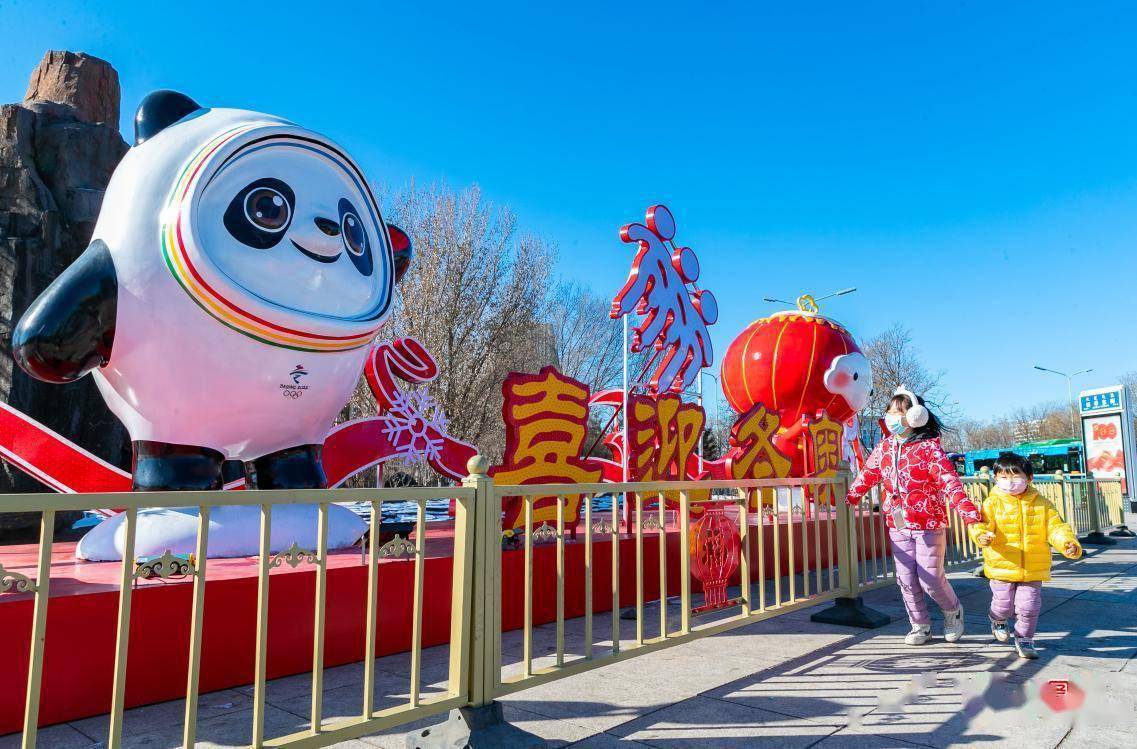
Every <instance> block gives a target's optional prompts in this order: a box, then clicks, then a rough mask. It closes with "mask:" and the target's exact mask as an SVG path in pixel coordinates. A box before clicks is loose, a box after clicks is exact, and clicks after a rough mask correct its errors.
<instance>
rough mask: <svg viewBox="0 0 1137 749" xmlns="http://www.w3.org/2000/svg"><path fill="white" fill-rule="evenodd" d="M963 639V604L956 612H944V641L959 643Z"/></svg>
mask: <svg viewBox="0 0 1137 749" xmlns="http://www.w3.org/2000/svg"><path fill="white" fill-rule="evenodd" d="M961 637H963V604H960V605H959V608H958V609H956V610H955V611H945V612H944V639H945V640H947V641H948V642H957V641H958V640H959V638H961Z"/></svg>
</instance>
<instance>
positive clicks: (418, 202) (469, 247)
mask: <svg viewBox="0 0 1137 749" xmlns="http://www.w3.org/2000/svg"><path fill="white" fill-rule="evenodd" d="M388 202H389V208H388V213H389V215H390V216H391V220H392V221H394V222H395V223H397V224H398V225H399V226H401V227H402V228H403V230H404V231H406V232H407V233H408V234H409V235H410V237H411V241H412V243H413V245H414V250H415V259H414V262H413V263H412V265H411V269H410V270H409V271H408V273H407V276H406V277H405V278H404V279H403V281H402V284H401V285H400V290H399V297H398V302H397V304H396V306H395V309H394V312H393V315H392V318H391V319H392V324H391V328H390V334H391V335H393V336H414V337H415V338H417V339H419V340H420V341H422V343H423V344H424V345H425V346H426V348H427V349H428V350H429V351H430V352H431V353H432V354H434V356H435V357H436V358H437V359H438V360H439V362H440V364H441V366H440V369H441V372H440V374H439V376H438V379H437V380H436V381H435V382H433V383H431V387H430V390H431V393H432V394H433V395H434V396H435V397H436V398H437V399H438V400H439V401H440V402H441V403H442V405H443V406H444V407H445V409H446V413H447V415H448V416H449V418H450V428H451V433H452V434H453V435H454V436H455V437H458V438H459V439H463V440H466V441H467V442H471V443H473V444H475V445H477V446H478V447H479V449H480V450H481V451H482V452H483V453H484V454H486V455H488V456H490V457H491V458H492V459H497V458H500V456H501V452H502V449H503V448H504V427H503V425H502V421H501V401H502V398H501V383H502V380H504V379H505V376H506V375H507V374H508V373H509V372H510V371H513V370H521V371H532V370H533V369H534V367H537V366H540V365H542V364H547V363H550V362H548V360H547V359H548V351H549V349H550V341H549V335H550V334H549V329H548V326H547V325H545V324H544V323H543V321H542V320H541V315H542V312H543V311H544V309H545V307H546V299H547V297H548V292H549V272H550V269H551V267H552V265H553V263H554V262H555V258H556V250H555V248H554V247H553V246H552V245H550V244H549V243H548V242H546V241H545V240H543V239H541V238H540V237H536V236H533V235H518V233H517V231H516V220H515V218H514V216H513V213H512V212H511V211H510V210H509V209H508V208H497V207H495V206H493V205H491V204H490V203H488V202H487V201H485V200H484V199H483V198H482V194H481V190H479V189H478V188H477V187H476V186H475V187H471V188H469V189H466V190H462V191H460V192H455V191H454V190H452V189H450V188H448V187H446V186H445V185H442V186H434V187H431V188H429V189H425V190H423V189H417V188H416V187H415V186H414V185H413V184H412V185H411V186H410V187H409V188H408V189H405V190H403V191H401V192H398V193H395V194H393V195H391V196H390V197H389V201H388Z"/></svg>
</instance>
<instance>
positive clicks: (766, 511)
mask: <svg viewBox="0 0 1137 749" xmlns="http://www.w3.org/2000/svg"><path fill="white" fill-rule="evenodd" d="M762 515H763V516H764V517H768V518H772V517H774V508H773V507H771V506H770V505H768V504H763V505H762Z"/></svg>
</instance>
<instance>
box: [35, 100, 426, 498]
mask: <svg viewBox="0 0 1137 749" xmlns="http://www.w3.org/2000/svg"><path fill="white" fill-rule="evenodd" d="M410 255H411V248H410V241H409V240H408V238H407V236H406V235H405V234H404V233H403V232H402V231H401V230H399V229H398V228H397V227H394V226H392V225H390V224H387V223H386V222H385V221H384V220H383V217H382V215H381V214H380V211H379V207H378V205H377V204H376V201H375V198H374V196H373V195H372V192H371V189H370V187H369V186H368V182H367V179H366V178H365V177H364V175H363V173H362V171H361V170H360V168H359V167H358V166H357V165H356V163H355V162H354V161H353V160H352V159H351V157H350V156H348V155H347V154H346V153H345V151H344V150H343V149H342V148H340V147H339V146H337V145H336V144H335V143H333V142H332V141H331V140H329V139H327V138H325V137H323V136H321V135H319V134H317V133H314V132H311V131H309V130H306V129H304V128H302V127H299V126H297V125H295V124H293V123H291V122H288V121H286V120H283V119H280V118H278V117H273V116H271V115H265V114H259V113H256V112H248V111H243V110H236V109H209V108H203V107H201V106H199V105H198V104H197V103H196V102H194V101H193V100H191V99H189V98H188V97H186V96H184V95H182V94H179V93H176V92H172V91H159V92H155V93H153V94H150V95H149V96H148V97H147V98H146V99H145V100H144V101H143V102H142V105H141V106H140V107H139V110H138V113H137V116H136V118H135V144H134V147H133V148H131V149H130V151H129V152H128V153H127V155H126V156H125V157H124V158H123V160H122V162H121V163H120V165H119V166H118V168H117V169H116V170H115V173H114V175H113V176H112V178H111V181H110V184H109V185H108V187H107V191H106V194H105V196H104V200H103V205H102V210H101V212H100V214H99V219H98V222H97V225H96V227H95V231H94V234H93V239H92V242H91V245H90V246H89V247H88V248H87V250H86V251H85V252H84V253H83V254H82V255H81V256H80V257H79V259H78V260H76V261H75V263H74V264H72V266H70V267H69V268H68V269H67V270H66V271H65V272H64V273H63V274H62V275H61V276H60V277H59V278H57V279H56V280H55V281H54V282H53V283H52V284H51V286H49V287H48V288H47V289H46V290H45V291H44V292H43V294H41V295H40V297H39V298H38V299H37V300H36V301H35V302H34V303H33V304H32V306H31V307H30V308H29V309H28V310H27V312H26V313H25V314H24V316H23V318H22V319H21V320H20V322H19V324H18V325H17V327H16V329H15V331H14V334H13V352H14V356H15V358H16V361H17V362H18V363H19V364H20V366H21V367H22V368H23V369H24V370H25V371H27V372H28V373H29V374H31V375H32V376H34V377H38V378H40V379H43V380H47V381H52V382H68V381H71V380H74V379H76V378H78V377H81V376H82V375H84V374H86V373H87V372H88V371H93V373H94V376H95V378H96V381H97V383H98V386H99V389H100V391H101V393H102V394H103V397H104V398H105V399H106V401H107V404H108V406H109V407H110V408H111V410H112V411H113V412H114V413H115V414H116V415H117V416H118V417H119V418H120V419H122V421H123V422H124V423H125V425H126V427H127V429H128V431H129V432H130V436H131V440H132V442H133V445H134V455H135V465H134V481H135V486H136V488H138V489H183V488H184V489H204V488H212V487H216V486H219V485H220V466H221V463H222V462H223V461H224V460H226V459H239V460H243V461H245V462H246V465H247V466H248V468H249V469H250V470H249V475H250V481H251V483H252V485H254V486H260V487H264V488H277V487H306V486H322V485H323V483H324V479H323V472H322V468H321V467H320V459H319V458H320V456H319V449H320V448H319V446H320V444H321V443H322V442H323V439H324V436H325V435H326V434H327V431H328V429H329V428H330V427H331V425H332V423H333V421H334V419H335V417H336V414H337V413H338V412H339V410H340V409H341V408H342V407H343V405H344V404H345V403H346V402H347V400H348V398H349V397H350V395H351V392H352V390H353V389H354V387H355V384H356V382H357V381H358V379H359V375H360V373H361V371H362V369H363V365H364V362H365V361H366V358H367V355H368V353H369V350H370V346H371V344H372V342H373V341H374V339H375V337H376V335H377V333H378V332H379V329H380V328H381V327H382V325H383V323H384V321H385V320H386V318H387V316H388V313H389V311H390V309H391V304H392V299H393V296H394V289H395V284H396V282H397V281H398V280H399V278H400V277H401V275H402V273H403V272H404V271H405V270H406V267H407V265H408V263H409V261H410Z"/></svg>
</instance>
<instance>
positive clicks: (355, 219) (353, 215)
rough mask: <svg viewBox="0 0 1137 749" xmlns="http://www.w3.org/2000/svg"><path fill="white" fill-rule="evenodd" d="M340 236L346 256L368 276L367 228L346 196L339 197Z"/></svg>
mask: <svg viewBox="0 0 1137 749" xmlns="http://www.w3.org/2000/svg"><path fill="white" fill-rule="evenodd" d="M339 210H340V236H341V237H343V246H344V248H345V249H347V256H348V257H349V258H351V262H352V263H353V264H354V265H355V268H356V270H358V271H359V272H360V274H362V275H364V276H370V275H371V271H372V270H373V263H372V259H371V252H370V249H371V247H370V243H369V242H368V240H367V230H366V229H364V228H363V221H361V220H360V218H359V212H358V211H356V210H355V206H354V205H352V204H351V201H350V200H347V199H346V198H341V199H340V204H339Z"/></svg>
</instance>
